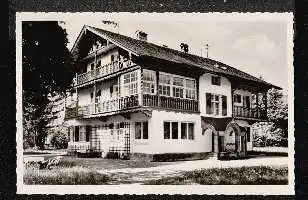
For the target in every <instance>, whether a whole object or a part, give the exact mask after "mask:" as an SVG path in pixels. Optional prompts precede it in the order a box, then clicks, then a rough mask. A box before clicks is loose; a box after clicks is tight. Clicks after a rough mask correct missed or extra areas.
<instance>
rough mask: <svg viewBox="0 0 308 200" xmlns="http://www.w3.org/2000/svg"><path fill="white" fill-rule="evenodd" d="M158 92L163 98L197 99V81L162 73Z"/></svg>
mask: <svg viewBox="0 0 308 200" xmlns="http://www.w3.org/2000/svg"><path fill="white" fill-rule="evenodd" d="M158 92H159V94H160V95H163V96H171V97H177V98H187V99H196V81H195V80H194V79H190V78H185V77H181V76H177V75H171V74H165V73H160V74H159V88H158Z"/></svg>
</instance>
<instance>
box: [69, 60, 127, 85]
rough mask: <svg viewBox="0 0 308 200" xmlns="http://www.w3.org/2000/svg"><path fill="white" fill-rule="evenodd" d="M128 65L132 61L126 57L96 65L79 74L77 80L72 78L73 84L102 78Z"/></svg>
mask: <svg viewBox="0 0 308 200" xmlns="http://www.w3.org/2000/svg"><path fill="white" fill-rule="evenodd" d="M130 66H132V62H131V61H130V60H128V59H125V60H121V61H114V62H112V63H109V64H107V65H103V66H98V67H97V68H96V69H93V70H91V71H89V72H85V73H82V74H79V75H78V76H77V80H74V85H75V86H76V85H81V84H84V83H86V82H89V81H92V80H94V79H98V78H102V77H104V76H107V75H110V74H113V73H115V72H118V71H120V70H122V69H124V68H127V67H130Z"/></svg>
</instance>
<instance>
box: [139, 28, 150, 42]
mask: <svg viewBox="0 0 308 200" xmlns="http://www.w3.org/2000/svg"><path fill="white" fill-rule="evenodd" d="M136 37H137V39H139V40H141V41H147V40H148V34H147V33H145V32H143V31H139V30H137V31H136Z"/></svg>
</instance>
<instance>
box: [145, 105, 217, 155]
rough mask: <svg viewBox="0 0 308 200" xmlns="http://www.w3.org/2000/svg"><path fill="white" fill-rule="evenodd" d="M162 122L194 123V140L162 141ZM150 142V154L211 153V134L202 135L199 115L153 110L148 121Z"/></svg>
mask: <svg viewBox="0 0 308 200" xmlns="http://www.w3.org/2000/svg"><path fill="white" fill-rule="evenodd" d="M164 121H177V122H192V123H194V124H195V125H194V131H195V133H194V139H193V140H188V139H185V140H184V139H180V138H181V135H180V125H179V139H164V127H163V122H164ZM150 122H151V123H150V124H151V125H150V127H151V128H150V141H151V143H150V144H149V145H148V150H147V151H148V152H150V153H187V152H211V150H212V146H211V143H212V139H211V134H204V135H202V130H201V118H200V115H199V114H188V113H176V112H168V111H159V110H153V112H152V118H151V119H150Z"/></svg>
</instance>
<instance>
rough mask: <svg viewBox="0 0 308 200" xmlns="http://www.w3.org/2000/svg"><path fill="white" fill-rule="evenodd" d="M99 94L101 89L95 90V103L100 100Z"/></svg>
mask: <svg viewBox="0 0 308 200" xmlns="http://www.w3.org/2000/svg"><path fill="white" fill-rule="evenodd" d="M101 95H102V91H101V90H98V91H97V92H96V99H95V103H99V102H100V100H101Z"/></svg>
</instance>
